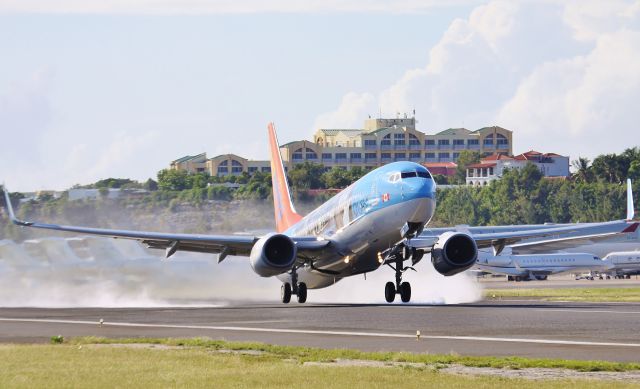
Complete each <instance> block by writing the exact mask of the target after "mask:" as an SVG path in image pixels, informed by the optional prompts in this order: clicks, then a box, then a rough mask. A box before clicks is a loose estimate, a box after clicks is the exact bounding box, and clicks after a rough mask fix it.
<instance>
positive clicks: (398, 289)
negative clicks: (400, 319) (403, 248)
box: [384, 257, 416, 303]
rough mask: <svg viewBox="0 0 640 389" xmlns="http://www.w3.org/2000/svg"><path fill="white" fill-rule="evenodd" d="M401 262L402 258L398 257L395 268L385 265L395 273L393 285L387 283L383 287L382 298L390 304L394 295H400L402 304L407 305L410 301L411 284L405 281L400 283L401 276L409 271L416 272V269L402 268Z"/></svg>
mask: <svg viewBox="0 0 640 389" xmlns="http://www.w3.org/2000/svg"><path fill="white" fill-rule="evenodd" d="M402 262H403V260H402V257H400V258H399V259H397V260H396V263H395V266H393V265H391V264H390V263H388V264H387V265H389V267H390V268H392V269H393V270H394V271H395V272H396V282H395V284H394V283H393V282H391V281H389V282H387V284H386V285H385V286H384V298H385V300H387V302H388V303H392V302H393V300H395V298H396V294H399V295H400V300H402V302H403V303H408V302H409V301H411V284H409V283H408V282H406V281H405V282H402V274H403V273H404V272H405V271H407V270H409V269H411V270H413V271H416V269H414V268H413V267H411V266H405V267H403V266H402Z"/></svg>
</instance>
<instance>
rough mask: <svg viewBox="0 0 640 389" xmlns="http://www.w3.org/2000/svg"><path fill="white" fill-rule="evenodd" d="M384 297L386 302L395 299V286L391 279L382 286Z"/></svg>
mask: <svg viewBox="0 0 640 389" xmlns="http://www.w3.org/2000/svg"><path fill="white" fill-rule="evenodd" d="M384 298H385V300H387V302H388V303H392V302H393V300H395V299H396V286H395V285H394V284H393V282H391V281H389V282H387V284H386V285H385V286H384Z"/></svg>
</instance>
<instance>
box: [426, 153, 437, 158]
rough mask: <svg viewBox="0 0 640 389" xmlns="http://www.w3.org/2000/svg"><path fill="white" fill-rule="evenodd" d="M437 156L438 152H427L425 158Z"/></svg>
mask: <svg viewBox="0 0 640 389" xmlns="http://www.w3.org/2000/svg"><path fill="white" fill-rule="evenodd" d="M435 157H436V153H426V154H425V158H435Z"/></svg>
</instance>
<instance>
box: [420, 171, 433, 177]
mask: <svg viewBox="0 0 640 389" xmlns="http://www.w3.org/2000/svg"><path fill="white" fill-rule="evenodd" d="M418 177H422V178H431V174H429V172H420V171H419V172H418Z"/></svg>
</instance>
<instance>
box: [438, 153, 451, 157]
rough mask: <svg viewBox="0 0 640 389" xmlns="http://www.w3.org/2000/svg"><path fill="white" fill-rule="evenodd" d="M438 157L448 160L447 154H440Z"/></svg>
mask: <svg viewBox="0 0 640 389" xmlns="http://www.w3.org/2000/svg"><path fill="white" fill-rule="evenodd" d="M438 157H440V158H449V153H440V155H438Z"/></svg>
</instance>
